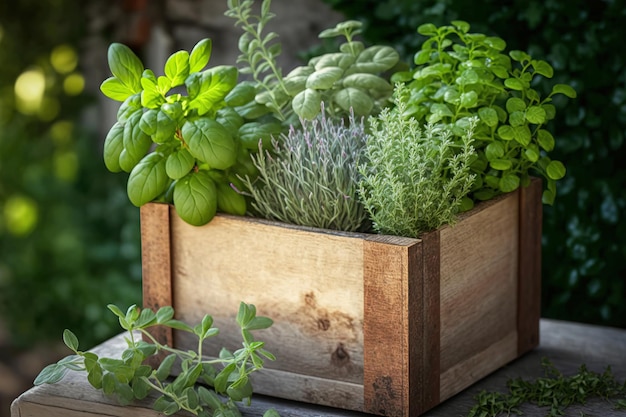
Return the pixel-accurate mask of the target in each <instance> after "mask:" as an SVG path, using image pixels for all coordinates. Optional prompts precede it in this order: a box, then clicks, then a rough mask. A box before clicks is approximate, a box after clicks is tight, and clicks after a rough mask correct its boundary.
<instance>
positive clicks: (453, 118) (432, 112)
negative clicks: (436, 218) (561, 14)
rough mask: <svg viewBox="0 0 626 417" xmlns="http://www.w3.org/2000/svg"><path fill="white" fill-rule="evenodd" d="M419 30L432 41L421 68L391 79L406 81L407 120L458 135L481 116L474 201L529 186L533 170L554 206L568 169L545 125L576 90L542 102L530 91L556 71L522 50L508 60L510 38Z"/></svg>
mask: <svg viewBox="0 0 626 417" xmlns="http://www.w3.org/2000/svg"><path fill="white" fill-rule="evenodd" d="M417 31H418V33H419V34H421V35H423V36H426V40H425V41H424V42H423V43H422V46H421V49H420V50H419V51H418V52H417V53H416V54H415V58H414V61H415V64H416V68H415V69H413V70H412V71H410V72H398V73H396V74H394V76H393V78H392V79H393V80H395V81H403V82H408V86H409V89H410V91H411V98H410V105H409V106H408V107H407V109H406V113H407V115H411V116H414V117H415V118H416V119H417V120H419V121H420V122H423V123H436V122H443V123H446V124H448V125H450V126H451V129H452V131H453V133H454V134H455V135H456V136H457V137H461V136H462V135H463V134H464V131H465V129H466V128H467V126H468V124H469V119H470V118H471V117H474V116H478V118H479V120H480V123H479V124H478V125H477V126H476V129H475V132H474V138H475V139H476V144H475V147H476V151H477V154H478V158H477V159H476V160H475V161H474V163H473V165H472V168H473V171H474V172H475V173H477V177H476V183H475V184H474V187H473V190H472V197H473V198H474V199H476V200H488V199H491V198H493V197H494V196H495V195H497V194H500V193H507V192H511V191H514V190H516V189H517V188H518V187H519V186H520V185H523V186H527V185H528V184H529V183H530V173H529V171H530V170H531V169H532V170H534V171H536V172H538V173H539V174H541V175H543V176H544V178H545V179H546V184H547V187H546V190H545V192H544V194H543V201H544V202H545V203H548V204H552V203H553V202H554V198H555V196H556V181H557V180H559V179H561V178H563V176H564V175H565V167H564V165H563V164H562V163H561V162H560V161H552V160H551V159H550V158H549V157H548V155H547V154H548V152H550V151H552V150H553V149H554V145H555V141H554V137H553V136H552V134H551V133H550V132H549V131H548V130H546V129H545V125H546V124H547V123H548V122H549V121H550V120H552V119H553V118H554V117H555V114H556V108H555V107H554V105H552V104H551V102H552V97H553V96H554V95H556V94H563V95H565V96H567V97H570V98H574V97H576V92H575V91H574V89H573V88H572V87H570V86H568V85H566V84H556V85H554V87H553V88H552V91H551V92H550V94H548V95H547V96H546V97H545V98H543V99H542V98H541V96H540V93H539V92H538V91H537V90H536V89H534V88H532V85H533V82H534V81H535V78H537V77H546V78H552V76H553V73H554V70H553V68H552V66H551V65H550V64H548V63H547V62H546V61H542V60H534V59H532V58H531V57H530V56H529V55H528V54H527V53H526V52H523V51H519V50H514V51H510V52H509V53H508V54H504V53H503V51H504V49H505V48H506V43H505V42H504V40H502V39H501V38H498V37H495V36H486V35H484V34H481V33H472V32H470V25H469V24H468V23H467V22H464V21H460V20H457V21H453V22H452V25H448V26H441V27H436V26H435V25H433V24H429V23H427V24H423V25H421V26H420V27H419V28H418V29H417Z"/></svg>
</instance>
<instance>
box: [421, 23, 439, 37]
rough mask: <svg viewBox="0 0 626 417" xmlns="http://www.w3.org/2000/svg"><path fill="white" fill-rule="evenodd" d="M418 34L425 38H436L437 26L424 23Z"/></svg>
mask: <svg viewBox="0 0 626 417" xmlns="http://www.w3.org/2000/svg"><path fill="white" fill-rule="evenodd" d="M417 33H419V34H420V35H424V36H434V35H436V34H437V26H435V25H433V24H432V23H424V24H423V25H420V26H419V27H418V28H417Z"/></svg>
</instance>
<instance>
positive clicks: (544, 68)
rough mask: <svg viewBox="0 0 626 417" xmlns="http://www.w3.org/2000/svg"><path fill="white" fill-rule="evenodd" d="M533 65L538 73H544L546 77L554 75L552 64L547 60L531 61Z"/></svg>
mask: <svg viewBox="0 0 626 417" xmlns="http://www.w3.org/2000/svg"><path fill="white" fill-rule="evenodd" d="M531 65H532V66H533V69H534V70H535V72H536V73H537V74H540V75H543V76H544V77H546V78H552V76H553V75H554V69H553V68H552V65H550V64H548V63H547V62H546V61H535V60H533V61H531Z"/></svg>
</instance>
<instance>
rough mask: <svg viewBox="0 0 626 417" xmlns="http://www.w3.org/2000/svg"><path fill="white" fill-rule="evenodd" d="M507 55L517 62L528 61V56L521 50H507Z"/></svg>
mask: <svg viewBox="0 0 626 417" xmlns="http://www.w3.org/2000/svg"><path fill="white" fill-rule="evenodd" d="M509 56H510V57H511V58H512V59H513V60H515V61H517V62H524V61H530V56H529V55H528V54H527V53H526V52H523V51H517V50H516V51H511V52H509Z"/></svg>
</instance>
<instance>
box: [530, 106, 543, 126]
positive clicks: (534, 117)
mask: <svg viewBox="0 0 626 417" xmlns="http://www.w3.org/2000/svg"><path fill="white" fill-rule="evenodd" d="M526 120H528V121H529V122H530V123H534V124H538V125H540V124H543V123H545V122H546V111H545V110H544V109H543V108H542V107H541V106H530V107H529V108H528V110H526Z"/></svg>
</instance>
